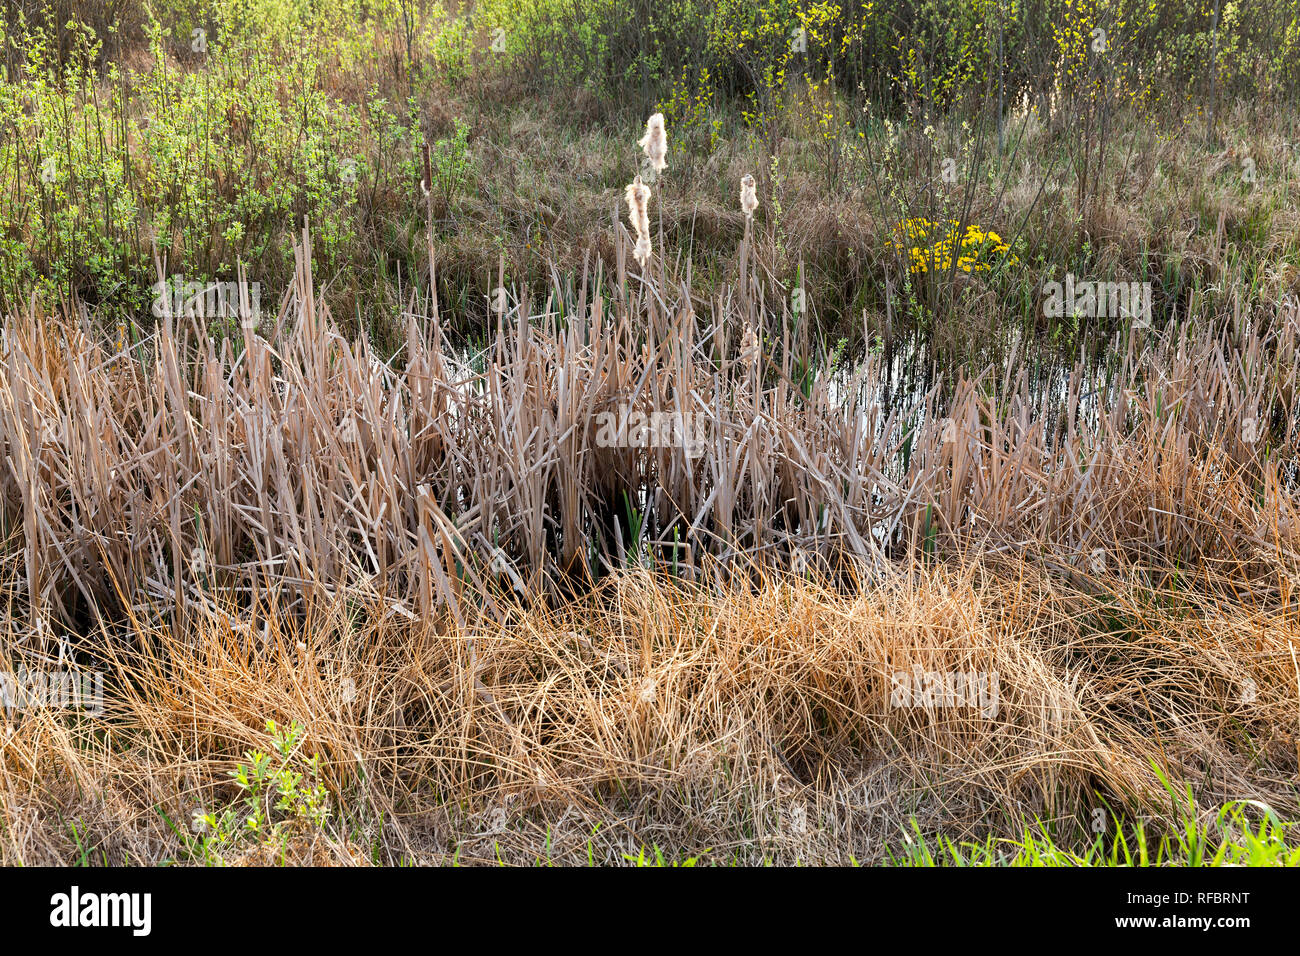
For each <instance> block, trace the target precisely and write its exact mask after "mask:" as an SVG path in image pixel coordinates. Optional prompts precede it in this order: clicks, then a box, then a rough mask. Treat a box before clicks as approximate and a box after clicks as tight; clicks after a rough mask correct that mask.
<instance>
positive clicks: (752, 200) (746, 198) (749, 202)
mask: <svg viewBox="0 0 1300 956" xmlns="http://www.w3.org/2000/svg"><path fill="white" fill-rule="evenodd" d="M740 208H741V209H743V210H744V211H745V218H746V219H753V218H754V210H755V209H757V208H758V194H757V193H756V192H755V191H754V177H753V176H750V175H749V174H748V173H746V174H745V178H744V179H742V180H741V181H740Z"/></svg>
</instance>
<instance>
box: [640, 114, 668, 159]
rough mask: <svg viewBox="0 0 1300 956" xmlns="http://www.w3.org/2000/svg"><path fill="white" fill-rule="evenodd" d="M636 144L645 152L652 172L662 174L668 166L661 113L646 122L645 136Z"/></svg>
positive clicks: (665, 133)
mask: <svg viewBox="0 0 1300 956" xmlns="http://www.w3.org/2000/svg"><path fill="white" fill-rule="evenodd" d="M637 142H638V143H639V144H640V145H641V148H642V149H644V150H645V154H646V157H647V158H648V159H649V160H650V165H651V166H652V167H653V168H654V171H655V172H656V173H662V172H663V171H664V170H665V169H666V168H667V166H668V158H667V157H668V134H667V132H665V131H664V114H663V113H656V114H655V115H654V116H652V117H650V119H649V120H647V121H646V124H645V135H644V136H642V137H641V138H640V139H639V140H637Z"/></svg>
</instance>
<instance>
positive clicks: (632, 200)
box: [625, 176, 650, 269]
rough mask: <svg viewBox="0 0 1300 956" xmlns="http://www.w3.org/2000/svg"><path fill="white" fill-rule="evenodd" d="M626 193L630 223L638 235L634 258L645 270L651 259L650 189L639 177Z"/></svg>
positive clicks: (633, 251)
mask: <svg viewBox="0 0 1300 956" xmlns="http://www.w3.org/2000/svg"><path fill="white" fill-rule="evenodd" d="M625 193H626V197H627V218H628V222H629V223H631V225H632V231H633V232H634V233H636V246H635V247H634V248H633V250H632V257H633V258H634V259H636V261H637V262H638V263H640V264H641V268H643V269H644V268H645V264H646V262H647V261H648V260H649V259H650V187H649V186H647V185H646V184H645V183H643V182H641V177H640V176H638V177H636V179H634V180H632V182H631V183H630V184H629V185H628V187H627V189H626V191H625Z"/></svg>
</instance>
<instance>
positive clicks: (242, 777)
mask: <svg viewBox="0 0 1300 956" xmlns="http://www.w3.org/2000/svg"><path fill="white" fill-rule="evenodd" d="M266 731H267V733H269V734H270V735H271V745H272V752H271V753H265V752H263V751H260V750H250V751H247V752H246V753H245V754H244V757H245V759H246V760H247V761H248V764H247V765H245V764H242V763H241V764H239V765H238V766H237V767H236V768H235V769H234V770H232V771H230V776H231V777H232V778H233V779H234V781H235V783H236V784H237V785H238V786H239V789H240V791H241V792H242V799H241V800H239V801H238V802H236V803H235V804H233V805H232V806H230V807H228V808H226V809H225V810H223V811H221V812H219V813H205V812H203V811H196V812H195V814H194V828H195V829H196V830H199V831H202V832H203V833H204V834H205V835H204V836H203V837H202V838H201V839H200V840H198V841H191V850H192V851H197V852H196V854H195V855H197V856H199V857H200V858H202V859H203V860H204V861H205V862H208V863H215V864H218V865H219V864H221V863H222V862H224V858H223V853H225V852H229V851H231V850H237V849H240V848H242V847H244V846H246V845H247V844H248V843H249V842H251V841H257V842H260V843H262V844H263V845H266V846H271V847H273V846H277V845H283V844H285V843H287V842H288V840H289V838H290V837H291V836H294V835H297V834H298V833H301V832H304V831H308V830H311V829H316V828H320V827H322V826H324V824H325V822H326V820H328V819H329V815H330V808H329V795H328V793H327V792H326V790H325V787H324V786H322V785H321V783H320V757H319V756H312V758H311V759H310V760H305V761H304V760H303V759H302V756H301V755H300V754H299V753H298V745H299V744H300V742H301V740H302V733H303V728H302V725H301V724H299V723H298V722H297V721H294V722H293V723H292V724H290V725H289V728H288V730H287V731H286V730H284V729H282V728H280V727H278V726H277V725H276V723H275V721H273V720H268V721H267V722H266ZM299 766H301V767H302V768H303V770H302V771H301V772H300V771H299V770H296V769H295V767H299Z"/></svg>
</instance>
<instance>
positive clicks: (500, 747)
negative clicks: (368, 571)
mask: <svg viewBox="0 0 1300 956" xmlns="http://www.w3.org/2000/svg"><path fill="white" fill-rule="evenodd" d="M1130 570H1135V569H1130ZM760 584H761V586H759V587H757V588H754V589H736V590H730V591H726V590H722V591H720V590H716V589H701V588H698V587H695V586H692V585H687V584H683V583H681V582H672V581H668V580H665V579H664V578H662V577H656V576H654V575H652V574H650V573H649V572H644V571H630V572H624V573H620V574H618V575H616V576H613V577H612V578H610V579H609V580H607V581H606V582H605V583H603V584H602V585H601V587H600V588H599V589H597V590H596V591H595V592H594V593H592V594H591V595H589V596H588V597H586V598H584V599H581V600H577V601H574V602H571V603H568V604H565V605H564V606H562V607H561V608H559V609H552V608H548V607H547V606H546V605H545V604H544V603H541V602H528V603H519V604H516V605H512V606H511V609H510V613H509V614H507V615H506V620H505V621H504V623H502V622H500V621H498V620H497V619H496V618H495V617H489V616H488V614H487V612H486V605H473V607H474V610H473V611H471V612H470V617H469V619H468V620H466V621H465V623H464V624H463V625H462V624H458V623H456V622H455V621H454V620H453V619H452V618H451V616H450V615H441V616H438V617H436V618H430V619H427V620H423V621H415V622H413V621H407V620H405V619H402V618H397V617H391V616H390V617H385V616H384V613H383V609H384V600H383V598H382V596H381V595H379V594H377V593H375V592H373V591H369V590H367V589H366V588H362V587H358V588H355V589H348V591H347V592H346V593H340V594H336V595H334V596H333V597H322V598H321V599H320V601H319V602H315V601H313V602H312V603H311V604H310V610H309V611H308V612H307V613H306V614H305V615H304V614H302V613H300V612H298V611H287V610H285V609H283V608H281V607H278V606H277V605H276V603H275V599H274V598H273V597H271V596H269V595H268V596H267V597H266V600H265V601H264V602H259V603H258V604H257V605H256V606H255V607H253V608H247V609H236V608H231V609H229V610H228V611H223V610H216V609H214V610H211V611H207V612H205V613H203V614H202V615H201V616H199V617H197V618H195V619H193V621H192V624H191V626H190V628H189V629H188V630H186V631H177V630H175V629H173V628H171V627H169V626H168V625H166V624H165V623H162V624H159V625H156V626H149V625H146V624H144V623H143V622H141V621H139V620H135V621H132V622H129V623H125V624H122V625H118V626H115V627H113V628H111V629H109V628H105V629H104V630H102V631H100V632H96V633H94V634H91V635H89V636H88V637H87V639H86V640H85V641H84V642H83V647H82V650H83V653H84V654H86V655H88V656H87V657H85V658H83V659H84V660H86V661H88V662H90V661H93V662H94V666H96V667H99V668H102V669H103V670H104V671H106V673H107V674H108V683H109V685H110V687H111V688H112V690H111V691H110V693H109V694H108V695H107V697H108V700H109V711H108V713H107V714H106V715H105V716H104V717H103V718H102V719H101V720H99V721H88V720H87V721H83V722H77V721H70V720H68V719H67V718H66V717H59V716H51V714H50V712H48V711H32V712H29V713H22V714H18V715H17V719H16V720H15V721H13V722H11V723H10V724H9V725H8V726H7V728H6V730H5V735H6V736H5V743H4V750H3V755H4V756H3V760H2V761H0V801H2V802H3V803H2V805H3V806H4V808H5V809H4V825H3V827H0V862H3V863H18V862H22V863H26V864H33V863H54V862H71V861H74V860H76V859H77V858H78V857H79V856H80V854H81V853H82V852H83V848H84V847H86V846H92V847H95V848H96V850H95V852H94V854H93V857H92V861H93V862H101V861H102V860H104V859H106V860H107V861H108V862H110V863H122V862H136V863H145V862H158V861H160V860H166V859H185V858H186V857H185V851H184V848H183V843H182V840H181V839H180V837H179V836H178V835H177V833H175V832H174V831H172V830H171V829H170V828H169V827H168V825H167V822H166V819H165V818H164V815H165V816H166V818H169V819H170V820H172V821H178V823H179V826H180V828H181V830H182V832H183V831H184V830H185V828H186V825H187V822H188V821H189V820H190V818H191V816H192V814H193V812H194V811H195V810H196V809H206V810H211V809H213V808H214V807H220V806H224V805H226V804H229V803H231V802H232V801H233V800H234V798H235V793H234V790H233V787H232V786H231V784H230V783H229V780H228V779H227V776H226V775H227V772H228V771H230V770H231V769H233V767H234V766H235V763H236V762H237V760H239V759H241V755H242V754H243V752H244V751H246V750H248V749H253V748H260V749H266V748H267V747H268V738H267V735H266V733H265V732H264V730H263V724H264V722H265V720H266V719H268V718H273V719H275V720H276V721H277V722H278V723H280V724H281V725H288V724H289V723H290V722H292V721H298V722H299V723H301V725H302V726H303V727H304V728H305V737H304V741H303V743H302V748H303V753H304V754H313V753H314V754H319V755H320V757H321V760H322V764H323V779H324V781H325V783H326V785H327V787H328V789H329V791H330V794H331V803H332V806H333V807H334V808H335V815H334V817H333V819H332V820H331V821H330V822H329V823H328V824H327V825H326V826H325V827H323V828H320V829H311V830H310V831H308V832H306V833H303V834H298V835H296V836H295V838H294V840H293V841H292V845H291V847H290V849H289V850H288V853H287V859H288V860H289V861H290V862H312V863H321V862H336V863H344V864H349V863H359V862H365V861H370V860H373V859H376V858H377V859H378V860H380V861H386V862H393V861H396V860H399V859H410V860H416V861H423V862H446V861H448V860H450V859H452V858H453V857H454V858H457V859H459V860H461V861H463V862H473V861H482V862H492V861H494V860H495V859H497V857H498V855H499V856H500V858H501V859H503V860H505V861H507V862H533V861H534V860H535V859H536V858H538V857H541V858H543V859H547V858H549V859H551V860H553V861H555V862H585V861H586V858H587V854H588V852H589V850H590V852H591V853H592V854H593V857H594V859H596V860H597V861H611V862H621V854H622V853H624V852H631V853H635V852H636V849H637V848H639V847H649V846H651V845H656V846H659V847H662V848H664V849H665V850H666V851H668V852H670V853H675V854H676V853H680V854H687V853H691V854H693V853H698V852H700V851H703V850H705V849H709V850H711V858H714V859H719V860H724V861H725V860H737V861H740V862H748V863H755V862H759V861H760V860H763V859H768V860H775V861H781V862H793V861H795V860H796V859H798V860H804V861H821V862H835V863H846V862H848V861H849V858H850V856H852V857H854V858H856V859H857V860H859V861H863V862H867V861H878V860H880V859H882V858H883V856H884V854H885V850H886V846H887V845H890V844H892V845H894V846H897V845H898V844H899V843H900V841H901V834H902V831H903V830H904V829H906V828H907V827H908V826H909V820H910V819H912V818H915V819H916V820H917V821H918V823H919V825H920V826H921V827H922V828H923V830H925V831H934V830H942V831H943V832H945V833H946V834H948V835H950V836H953V837H959V836H962V835H966V834H976V833H978V834H981V835H982V834H984V833H987V832H990V831H991V832H995V833H996V832H1000V833H1006V834H1010V835H1014V833H1015V829H1016V827H1015V822H1016V821H1017V820H1019V819H1022V818H1025V817H1029V818H1032V817H1034V816H1039V817H1042V818H1044V819H1047V820H1052V821H1055V826H1056V827H1057V830H1058V833H1063V834H1069V833H1072V832H1076V831H1077V832H1079V833H1087V832H1088V831H1087V827H1088V825H1089V821H1090V819H1091V811H1092V808H1094V807H1099V806H1102V805H1103V804H1102V801H1105V804H1106V805H1107V806H1109V807H1111V808H1112V809H1116V810H1118V811H1119V812H1121V813H1122V814H1125V815H1129V816H1132V815H1140V814H1143V813H1151V814H1154V815H1155V816H1157V817H1160V816H1161V814H1162V813H1164V812H1166V811H1167V809H1168V805H1167V797H1166V795H1165V794H1164V792H1163V790H1162V789H1161V788H1160V785H1159V783H1158V782H1157V779H1156V777H1155V775H1154V774H1153V772H1152V768H1151V764H1150V762H1151V761H1154V762H1155V763H1156V765H1157V766H1159V767H1161V768H1162V769H1163V770H1164V772H1166V773H1167V774H1168V775H1169V776H1170V777H1171V778H1173V779H1179V780H1182V779H1185V780H1188V781H1191V782H1193V784H1194V787H1195V790H1196V794H1197V797H1198V799H1199V800H1200V802H1201V805H1202V806H1203V807H1205V808H1207V811H1212V810H1213V809H1214V807H1216V806H1217V802H1218V801H1222V800H1227V799H1230V798H1231V799H1235V798H1244V797H1249V798H1255V799H1261V800H1265V801H1267V802H1269V803H1270V804H1271V805H1273V806H1274V807H1275V808H1276V809H1277V810H1278V811H1279V812H1281V813H1282V814H1283V816H1288V815H1292V816H1293V815H1294V810H1295V796H1294V775H1295V772H1296V766H1297V764H1296V726H1297V713H1298V706H1297V698H1296V691H1295V687H1296V685H1295V678H1296V674H1295V663H1294V656H1293V654H1294V650H1293V647H1294V642H1295V640H1296V637H1297V633H1296V631H1297V624H1296V616H1295V612H1294V607H1293V606H1291V605H1289V604H1288V605H1283V606H1279V607H1275V608H1272V609H1268V608H1263V607H1261V608H1257V609H1253V610H1250V611H1248V610H1246V609H1243V608H1241V607H1236V606H1234V603H1233V602H1234V599H1233V598H1232V597H1231V595H1230V593H1229V591H1230V587H1229V585H1228V584H1226V583H1225V582H1220V581H1215V580H1213V579H1211V578H1210V577H1208V576H1207V577H1205V578H1203V579H1199V580H1197V581H1195V582H1192V585H1193V586H1188V587H1177V588H1174V587H1170V586H1167V587H1164V588H1156V589H1152V588H1150V587H1147V586H1146V585H1143V584H1139V583H1132V582H1130V581H1129V580H1128V575H1126V574H1112V575H1109V576H1107V577H1105V578H1099V577H1096V578H1090V579H1089V581H1088V582H1087V586H1078V587H1076V586H1072V585H1068V584H1063V583H1061V582H1060V581H1059V580H1058V579H1056V578H1055V577H1054V576H1052V575H1049V574H1047V573H1045V572H1043V571H1041V570H1037V569H1035V568H1033V567H1032V566H1030V565H1029V564H1027V563H1023V562H1014V561H1010V562H1008V561H992V562H987V563H969V564H954V565H938V566H935V567H930V568H921V567H915V568H911V569H900V570H898V571H897V572H896V573H894V574H893V575H891V576H890V577H888V578H886V579H884V580H881V581H878V582H876V583H875V584H871V585H868V584H866V583H865V582H864V583H863V584H862V586H861V587H858V588H855V589H852V590H851V591H849V592H845V591H844V590H843V589H834V590H830V589H826V588H824V587H821V586H819V585H817V584H814V583H810V582H807V581H804V580H800V579H791V578H777V577H770V578H767V579H765V580H763V581H762V582H760ZM21 638H22V625H21V623H20V622H14V621H10V622H9V626H8V628H7V634H6V643H7V645H8V646H7V648H6V651H7V652H8V653H10V654H11V655H24V654H29V653H30V652H31V650H32V649H31V645H30V642H28V643H26V644H23V643H22V640H21ZM913 666H919V667H920V668H921V669H923V670H927V671H928V670H934V671H964V670H974V671H982V672H990V671H996V673H997V674H998V682H999V687H1000V694H999V707H998V709H997V713H996V714H995V715H991V716H990V715H986V714H981V713H980V712H979V711H978V710H974V709H970V708H962V707H956V708H952V707H949V708H944V707H939V708H935V709H926V708H920V707H916V708H907V707H894V706H891V696H890V688H891V675H892V674H893V673H894V672H896V671H899V670H904V671H906V670H910V669H912V668H913ZM1248 680H1249V681H1253V683H1247V681H1248ZM349 682H351V683H349ZM1243 687H1251V688H1252V689H1253V690H1254V694H1253V695H1251V694H1243V692H1242V691H1243ZM353 688H355V694H353V693H352V690H353ZM74 823H75V825H76V834H75V839H74V834H73V833H72V831H71V829H70V825H71V824H74ZM1158 827H1159V824H1157V828H1158ZM1085 842H1086V840H1085ZM279 852H280V850H279V849H276V850H275V851H274V853H273V854H272V856H273V857H275V858H276V859H278V854H279ZM267 853H268V851H266V850H265V849H262V848H259V847H258V846H257V844H256V843H255V842H254V843H250V844H249V845H247V846H246V847H243V848H242V849H240V851H239V852H238V853H228V854H226V855H225V858H226V860H227V862H239V861H241V860H242V861H246V862H247V861H256V860H258V859H265V858H266V856H267Z"/></svg>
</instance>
